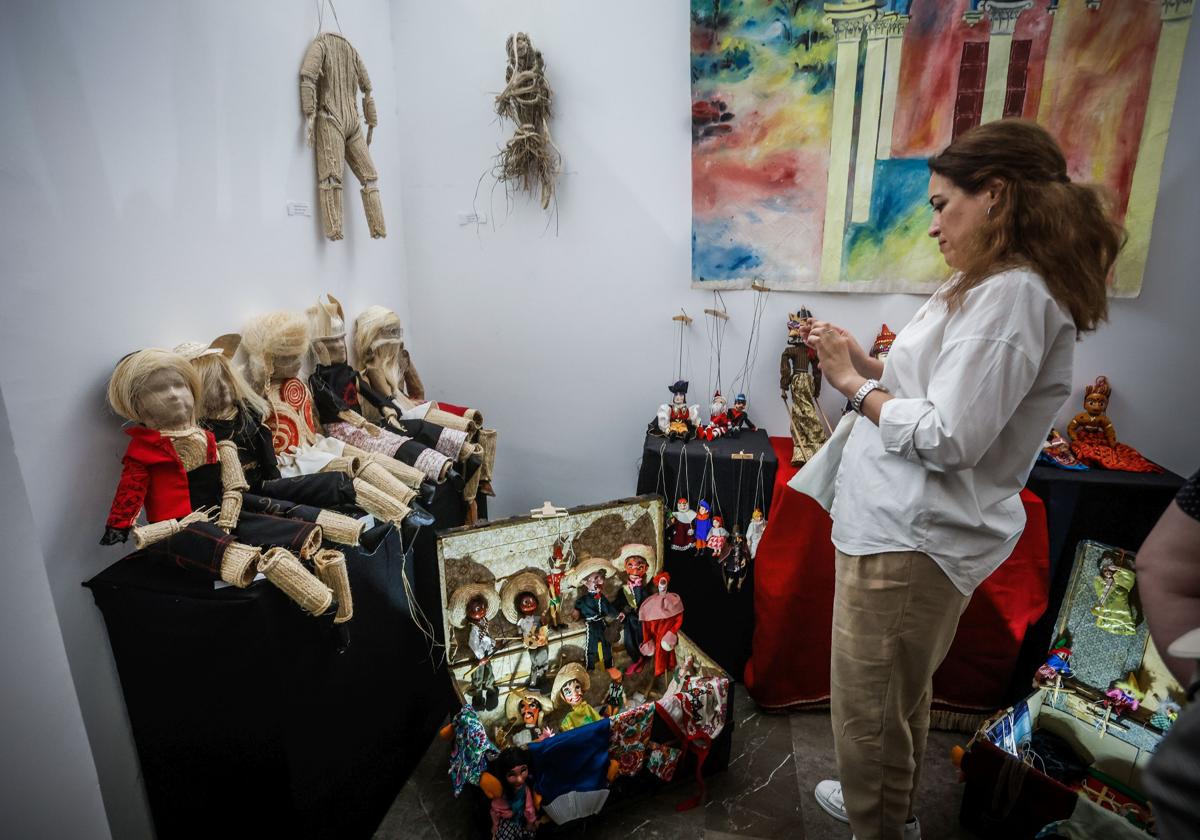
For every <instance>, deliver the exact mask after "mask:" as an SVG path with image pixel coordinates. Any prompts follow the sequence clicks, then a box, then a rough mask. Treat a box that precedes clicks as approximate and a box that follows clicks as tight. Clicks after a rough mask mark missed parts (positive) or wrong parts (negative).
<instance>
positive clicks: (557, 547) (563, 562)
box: [546, 543, 567, 630]
mask: <svg viewBox="0 0 1200 840" xmlns="http://www.w3.org/2000/svg"><path fill="white" fill-rule="evenodd" d="M566 574H567V559H566V558H565V557H563V547H562V543H555V544H554V550H553V551H552V552H551V554H550V572H549V573H548V574H547V575H546V588H547V590H549V598H548V601H547V605H546V607H547V609H546V612H547V615H548V618H549V619H550V621H549V624H550V626H551V627H553V628H554V629H555V630H561V629H562V628H564V627H566V626H567V623H566V622H565V621H563V620H562V602H563V592H562V585H563V578H564V577H566Z"/></svg>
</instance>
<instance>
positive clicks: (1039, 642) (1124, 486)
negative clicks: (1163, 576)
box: [1009, 464, 1183, 700]
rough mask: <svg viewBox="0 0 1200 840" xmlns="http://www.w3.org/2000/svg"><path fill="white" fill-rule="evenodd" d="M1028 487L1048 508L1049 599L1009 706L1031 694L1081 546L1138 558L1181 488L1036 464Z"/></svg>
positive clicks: (1150, 476) (1161, 477)
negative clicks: (1091, 544) (1101, 546)
mask: <svg viewBox="0 0 1200 840" xmlns="http://www.w3.org/2000/svg"><path fill="white" fill-rule="evenodd" d="M1026 486H1027V487H1028V488H1029V489H1030V490H1032V491H1033V492H1034V493H1035V494H1036V495H1037V496H1038V497H1039V498H1040V499H1041V500H1042V501H1043V502H1044V503H1045V505H1046V528H1047V531H1048V532H1049V538H1050V581H1049V584H1050V594H1049V605H1048V606H1047V607H1046V612H1045V613H1044V614H1043V615H1042V618H1041V620H1039V621H1038V623H1037V624H1035V625H1034V626H1033V628H1032V629H1031V630H1030V631H1029V633H1028V634H1026V636H1025V643H1024V645H1023V646H1022V648H1021V656H1020V659H1019V660H1018V662H1017V667H1016V669H1015V670H1014V672H1013V684H1012V686H1011V687H1010V689H1009V695H1010V697H1009V699H1010V700H1012V699H1019V698H1021V697H1024V696H1025V695H1026V694H1028V693H1029V684H1030V680H1031V679H1032V678H1033V673H1034V671H1036V670H1037V668H1038V666H1039V665H1041V664H1042V663H1043V662H1044V661H1045V659H1046V651H1047V650H1049V648H1050V645H1051V644H1052V643H1053V642H1054V639H1053V638H1051V637H1052V636H1053V634H1054V623H1055V621H1056V619H1057V616H1058V610H1059V607H1060V606H1061V605H1062V600H1063V597H1064V596H1065V595H1066V591H1067V583H1068V581H1069V580H1070V577H1071V567H1072V565H1073V563H1074V559H1075V548H1076V546H1078V545H1079V543H1080V541H1081V540H1096V541H1097V542H1102V543H1107V544H1108V545H1112V546H1116V547H1117V548H1124V549H1126V550H1128V551H1133V552H1136V551H1137V550H1138V549H1139V548H1141V546H1142V541H1143V540H1145V539H1146V536H1147V535H1148V534H1149V533H1150V531H1151V530H1152V529H1153V528H1154V525H1155V523H1157V522H1158V519H1159V517H1160V516H1162V514H1163V511H1164V510H1166V508H1167V505H1169V504H1170V503H1171V500H1172V499H1174V498H1175V494H1176V493H1177V492H1179V488H1180V487H1182V486H1183V478H1182V477H1181V476H1178V475H1176V474H1175V473H1173V472H1165V473H1131V472H1118V471H1116V470H1096V469H1093V470H1063V469H1059V468H1057V467H1050V466H1043V465H1041V464H1039V465H1038V466H1036V467H1034V468H1033V472H1032V473H1030V475H1029V481H1028V482H1027V483H1026Z"/></svg>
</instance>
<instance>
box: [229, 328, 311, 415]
mask: <svg viewBox="0 0 1200 840" xmlns="http://www.w3.org/2000/svg"><path fill="white" fill-rule="evenodd" d="M242 349H243V350H245V351H246V378H247V380H249V382H250V384H251V385H252V386H253V387H254V390H255V391H257V392H258V393H260V394H265V393H266V392H267V387H268V386H269V385H270V383H271V381H272V380H280V379H290V378H292V377H296V376H299V375H300V367H301V365H302V363H303V361H304V354H305V353H307V352H308V319H307V318H305V317H304V316H303V315H301V314H300V313H299V312H283V311H280V312H268V313H267V314H266V315H260V316H258V317H257V318H255V319H254V320H252V321H251V322H250V323H249V324H248V325H247V327H246V329H245V331H244V332H243V333H242Z"/></svg>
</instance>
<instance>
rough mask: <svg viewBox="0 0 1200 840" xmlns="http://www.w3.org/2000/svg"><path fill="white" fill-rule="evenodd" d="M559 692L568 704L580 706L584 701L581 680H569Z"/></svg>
mask: <svg viewBox="0 0 1200 840" xmlns="http://www.w3.org/2000/svg"><path fill="white" fill-rule="evenodd" d="M559 693H560V694H562V699H563V700H565V701H567V705H568V706H578V705H579V704H580V703H582V702H583V684H582V683H581V682H579V680H567V682H566V683H565V684H564V685H563V687H562V690H561V691H560V692H559Z"/></svg>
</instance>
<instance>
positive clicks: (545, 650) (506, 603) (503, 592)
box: [500, 572, 550, 688]
mask: <svg viewBox="0 0 1200 840" xmlns="http://www.w3.org/2000/svg"><path fill="white" fill-rule="evenodd" d="M549 596H550V592H549V590H548V589H547V588H546V584H545V583H543V582H542V579H541V578H540V577H539V576H538V575H536V574H534V573H533V572H520V573H519V574H516V575H513V576H512V577H510V578H509V579H508V580H506V581H505V582H504V585H503V586H501V587H500V609H501V611H502V612H503V613H504V617H505V618H507V619H508V620H509V621H510V622H511V623H512V624H513V626H515V627H516V628H517V632H519V633H520V634H521V644H522V646H523V647H524V648H525V651H526V653H528V654H529V679H528V681H527V682H526V686H527V687H529V688H535V687H538V686H539V685H540V684H541V682H542V679H543V677H545V675H546V671H547V669H548V668H549V667H550V665H549V663H550V637H549V631H548V629H547V627H546V625H545V624H544V623H543V621H542V616H543V614H544V613H545V611H546V608H547V606H548V602H549Z"/></svg>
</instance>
